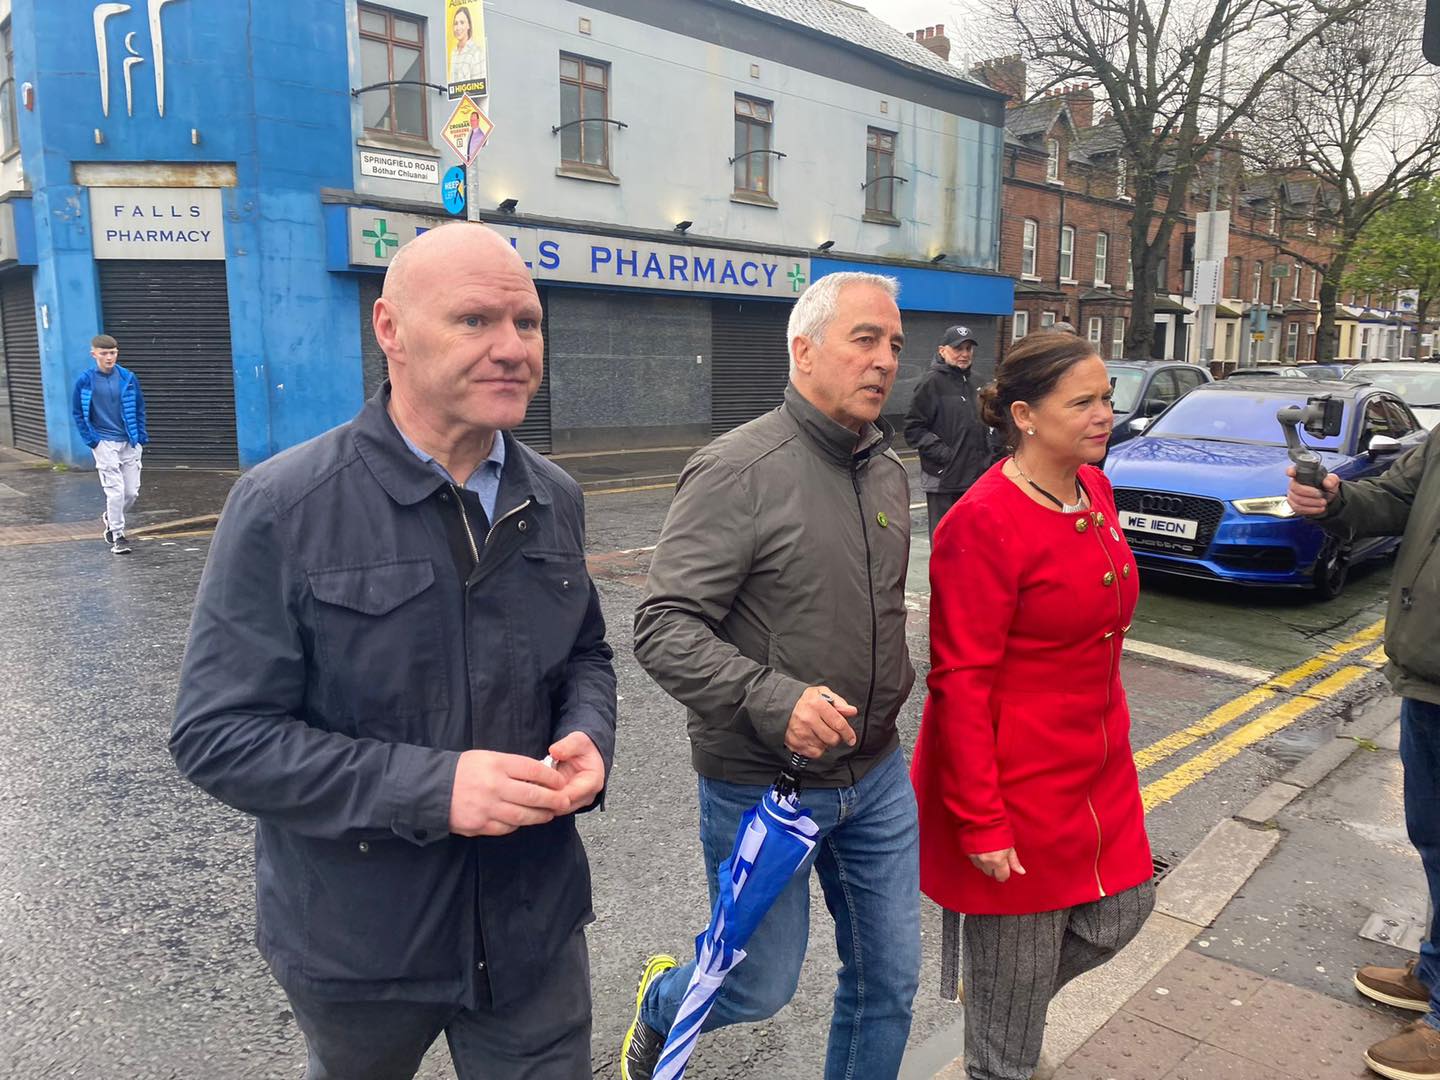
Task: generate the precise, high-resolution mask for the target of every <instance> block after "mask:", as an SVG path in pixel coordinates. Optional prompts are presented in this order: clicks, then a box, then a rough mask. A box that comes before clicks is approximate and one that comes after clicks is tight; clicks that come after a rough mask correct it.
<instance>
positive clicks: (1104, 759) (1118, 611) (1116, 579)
mask: <svg viewBox="0 0 1440 1080" xmlns="http://www.w3.org/2000/svg"><path fill="white" fill-rule="evenodd" d="M1093 511H1094V506H1093V505H1092V506H1091V513H1090V521H1091V524H1092V525H1094V526H1095V540H1096V542H1097V543H1098V544H1099V545H1100V550H1101V551H1102V552H1104V554H1105V561H1106V562H1107V563H1109V564H1110V577H1111V583H1112V584H1113V585H1114V586H1115V621H1116V623H1117V624H1118V623H1119V622H1120V621H1121V620H1122V619H1123V618H1124V617H1125V598H1124V595H1123V593H1122V591H1121V590H1123V589H1124V587H1125V586H1124V584H1123V583H1122V582H1123V579H1122V578H1121V576H1120V572H1119V570H1118V569H1117V568H1116V566H1115V559H1114V558H1113V557H1112V556H1111V554H1110V549H1109V548H1108V547H1106V546H1105V537H1104V529H1103V528H1102V527H1101V525H1100V524H1099V523H1098V522H1097V521H1095V516H1094V512H1093ZM1115 640H1116V638H1115V635H1114V634H1113V633H1112V634H1111V636H1110V638H1109V645H1110V677H1109V678H1107V679H1106V680H1105V711H1104V712H1102V713H1101V714H1100V744H1101V747H1102V752H1101V755H1100V768H1101V770H1102V771H1103V770H1104V768H1105V766H1106V765H1108V764H1109V763H1110V733H1109V732H1108V731H1106V730H1105V722H1106V720H1107V719H1108V718H1109V716H1110V693H1111V688H1112V687H1113V686H1114V685H1115V667H1116V665H1117V664H1118V663H1119V660H1118V659H1117V657H1116V656H1115ZM1085 805H1086V806H1088V807H1090V817H1091V820H1093V821H1094V822H1095V887H1096V888H1098V889H1099V890H1100V895H1101V896H1102V897H1103V896H1104V895H1105V885H1104V883H1103V882H1102V881H1101V880H1100V850H1101V847H1102V846H1103V845H1104V843H1105V835H1104V833H1103V832H1102V831H1101V829H1100V815H1099V814H1097V813H1096V812H1095V803H1094V802H1093V801H1092V800H1091V798H1090V796H1089V795H1086V796H1085Z"/></svg>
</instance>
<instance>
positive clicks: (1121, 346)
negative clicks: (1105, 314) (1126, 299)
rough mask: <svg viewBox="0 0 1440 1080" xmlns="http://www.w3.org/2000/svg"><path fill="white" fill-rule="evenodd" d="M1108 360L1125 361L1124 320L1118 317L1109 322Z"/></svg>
mask: <svg viewBox="0 0 1440 1080" xmlns="http://www.w3.org/2000/svg"><path fill="white" fill-rule="evenodd" d="M1110 359H1111V360H1123V359H1125V319H1124V317H1123V316H1120V315H1117V316H1115V317H1114V318H1112V319H1111V320H1110Z"/></svg>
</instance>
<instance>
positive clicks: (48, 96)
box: [13, 0, 363, 466]
mask: <svg viewBox="0 0 1440 1080" xmlns="http://www.w3.org/2000/svg"><path fill="white" fill-rule="evenodd" d="M89 11H90V7H89V6H86V7H85V8H84V13H85V14H88V13H89ZM13 18H14V26H15V43H16V56H15V67H16V77H17V81H19V82H26V81H29V82H33V83H34V84H35V87H36V107H35V110H34V111H33V112H26V111H24V110H21V112H20V140H21V150H22V154H23V157H24V161H25V168H26V173H27V175H28V177H29V179H30V182H31V184H32V186H33V188H34V190H35V197H34V213H33V224H34V230H33V231H34V236H35V245H34V246H35V253H36V257H37V261H38V264H39V265H38V267H37V271H36V278H35V290H36V302H37V305H46V306H47V308H48V310H49V314H50V328H49V329H48V330H45V329H42V330H41V332H40V333H41V361H42V366H43V369H44V378H45V391H46V392H45V401H46V419H47V422H48V424H49V429H50V440H51V455H52V457H54V458H55V459H56V460H58V461H66V462H69V463H72V464H83V463H88V462H89V460H90V456H89V453H88V451H87V450H86V448H85V447H84V445H83V444H81V443H80V441H79V437H78V435H77V434H76V433H75V431H74V424H73V423H72V422H71V420H70V416H69V395H70V386H71V385H72V384H73V382H74V380H75V378H76V377H77V376H78V375H79V373H80V372H81V371H83V370H85V368H86V367H88V366H89V365H90V363H91V361H90V357H89V339H90V337H91V335H92V334H94V333H96V332H97V331H98V330H99V329H100V327H99V323H100V313H101V303H100V297H99V293H98V288H97V277H98V275H97V271H96V267H95V263H94V260H93V259H92V257H91V253H90V252H91V226H90V221H89V199H88V195H87V193H86V191H85V190H84V189H83V188H81V187H77V186H76V185H75V183H74V167H75V165H76V163H81V162H114V163H155V162H165V163H175V164H180V165H186V164H211V163H213V164H226V165H233V166H234V168H235V171H236V176H237V179H238V184H237V186H235V187H233V188H227V189H225V190H224V191H223V202H224V210H225V248H226V263H227V266H226V279H227V284H228V289H229V297H230V301H229V303H230V332H231V344H232V351H233V356H234V378H235V402H236V420H237V429H238V438H239V446H238V451H239V458H240V463H241V465H243V466H249V465H253V464H255V463H256V462H258V461H261V460H263V459H264V458H266V457H268V456H270V455H271V454H273V453H275V452H276V451H278V450H280V449H283V448H284V447H286V446H290V445H292V444H294V443H296V442H300V441H302V440H303V439H306V438H309V437H310V436H313V435H316V434H318V433H320V432H322V431H324V430H326V429H327V428H330V427H333V426H334V425H335V424H337V423H340V422H342V421H344V420H346V419H348V418H349V417H350V416H352V415H353V414H354V413H355V411H356V410H357V409H358V408H359V407H360V405H361V403H362V399H363V389H362V382H361V378H362V377H361V369H360V335H359V326H358V319H357V316H356V304H357V302H358V295H357V290H356V285H355V280H354V278H353V277H352V276H351V275H337V274H332V273H330V272H328V270H327V269H326V251H325V230H324V228H323V210H322V207H321V205H320V189H321V188H325V187H331V188H341V189H344V188H349V187H352V186H353V184H354V176H353V146H352V143H353V139H352V137H351V127H350V97H349V86H350V74H349V37H350V28H349V25H348V23H347V20H346V10H345V4H344V3H343V2H342V0H290V2H288V3H285V4H274V3H257V2H255V0H248V2H240V3H237V2H235V0H173V2H171V3H168V4H166V5H165V6H164V8H163V9H162V11H161V18H162V22H163V27H164V44H165V103H164V104H165V115H164V116H163V117H161V116H160V115H159V107H158V99H157V94H156V86H155V79H154V76H155V67H156V65H155V59H156V57H155V50H154V43H153V42H152V41H151V36H150V30H149V27H148V20H147V18H146V6H145V5H144V4H143V3H133V4H132V7H131V10H130V11H129V12H125V13H122V14H118V15H115V16H112V17H111V19H110V20H109V22H108V24H107V31H108V32H107V42H108V48H109V58H110V71H109V85H110V110H109V115H108V116H106V115H105V113H104V111H103V109H102V107H101V95H100V78H99V60H98V57H97V54H96V49H95V46H94V43H93V38H92V36H91V33H90V24H89V21H88V20H82V21H81V23H77V21H76V10H75V9H74V5H68V4H57V3H54V2H53V0H15V5H14V13H13ZM132 33H133V37H130V35H131V34H132ZM127 38H129V40H130V41H131V42H133V47H134V52H135V53H138V54H139V55H141V56H142V57H143V62H142V63H139V64H136V65H135V66H134V67H133V69H132V101H131V113H132V115H127V107H126V97H125V82H124V68H123V59H124V57H125V56H126V55H129V54H128V53H127ZM192 128H193V129H196V130H197V131H198V132H199V143H198V145H197V144H193V143H192V140H191V129H192ZM97 129H98V130H100V131H101V132H102V134H103V137H104V142H103V143H102V144H100V145H96V143H95V137H94V132H95V131H96V130H97ZM118 183H120V184H122V185H124V184H126V181H124V180H120V181H118ZM177 186H184V181H183V180H182V181H178V182H177ZM21 214H23V210H22V209H21V207H20V204H18V203H17V217H18V216H20V215H21ZM121 347H122V352H123V348H124V343H123V342H122V343H121Z"/></svg>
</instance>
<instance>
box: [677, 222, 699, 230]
mask: <svg viewBox="0 0 1440 1080" xmlns="http://www.w3.org/2000/svg"><path fill="white" fill-rule="evenodd" d="M694 224H695V223H694V222H693V221H677V222H676V223H675V231H676V232H679V233H683V232H689V231H690V226H691V225H694Z"/></svg>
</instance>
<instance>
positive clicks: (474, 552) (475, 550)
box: [450, 484, 480, 577]
mask: <svg viewBox="0 0 1440 1080" xmlns="http://www.w3.org/2000/svg"><path fill="white" fill-rule="evenodd" d="M450 490H451V491H453V492H454V493H455V505H456V506H458V507H459V508H460V523H461V524H462V525H464V526H465V539H466V540H469V541H470V557H471V558H472V559H474V560H475V565H476V566H477V567H478V566H479V565H480V549H479V547H477V546H476V544H475V534H474V533H473V532H471V531H470V515H469V514H467V513H465V500H464V499H462V498H461V497H460V489H459V488H458V487H456V486H455V485H454V484H451V485H450ZM474 572H475V571H474V570H473V569H472V570H471V571H470V574H473V573H474ZM470 574H466V575H465V576H466V577H469V576H470Z"/></svg>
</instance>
